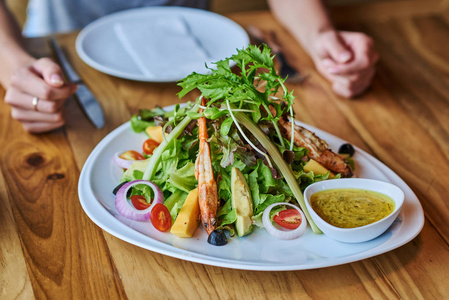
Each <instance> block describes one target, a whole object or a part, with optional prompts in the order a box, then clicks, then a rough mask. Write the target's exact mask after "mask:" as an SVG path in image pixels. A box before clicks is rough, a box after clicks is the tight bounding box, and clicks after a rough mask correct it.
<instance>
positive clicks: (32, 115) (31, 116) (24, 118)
mask: <svg viewBox="0 0 449 300" xmlns="http://www.w3.org/2000/svg"><path fill="white" fill-rule="evenodd" d="M11 116H12V117H13V119H15V120H17V121H19V122H45V123H60V122H64V114H63V111H62V110H61V111H58V112H56V113H50V114H47V113H43V112H39V111H34V110H25V109H21V108H17V107H14V106H12V107H11Z"/></svg>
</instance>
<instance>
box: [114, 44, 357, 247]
mask: <svg viewBox="0 0 449 300" xmlns="http://www.w3.org/2000/svg"><path fill="white" fill-rule="evenodd" d="M273 59H274V56H272V54H271V50H270V49H269V48H268V47H267V46H265V45H263V46H262V47H260V48H259V47H256V46H252V45H250V46H249V47H248V48H246V49H242V50H237V53H236V54H235V55H233V56H231V57H230V58H227V59H225V60H222V61H219V62H216V63H215V68H213V69H212V68H211V69H210V71H211V72H210V74H205V75H203V74H197V73H192V74H191V75H189V76H187V77H186V78H184V79H182V80H180V82H179V83H178V84H179V86H181V88H182V90H181V91H180V92H179V94H178V95H179V97H180V98H182V97H183V96H185V95H186V94H187V93H189V92H191V91H192V90H199V92H200V94H201V95H200V96H199V97H198V98H197V100H196V101H195V102H190V103H187V105H185V106H180V105H176V106H175V107H174V109H173V110H172V111H166V110H164V109H162V108H159V107H156V108H154V109H152V110H146V109H144V110H140V112H139V114H138V115H135V116H133V117H132V118H131V126H132V128H133V130H134V131H135V132H143V131H144V132H146V133H147V134H148V136H149V139H148V140H146V141H145V143H144V144H143V147H142V148H143V152H142V153H139V152H137V151H132V150H128V151H125V152H123V153H117V154H116V155H115V157H114V162H115V163H116V164H117V165H118V166H120V167H122V168H123V169H124V173H123V176H122V178H121V183H120V184H119V185H118V186H117V187H116V189H115V190H114V194H116V198H115V199H116V202H115V204H116V208H117V210H118V212H119V213H120V214H121V215H123V216H124V217H127V218H130V219H133V220H138V221H146V220H150V221H151V223H152V224H153V226H154V227H155V228H156V229H158V230H160V231H170V232H171V233H172V234H175V235H177V236H180V237H191V236H192V235H193V234H194V232H195V231H196V230H197V228H198V226H199V224H200V223H201V224H202V226H203V227H204V230H206V232H207V233H208V235H209V239H208V242H209V243H211V244H214V245H223V244H226V241H227V238H228V237H232V236H234V235H237V236H238V237H242V236H245V235H248V234H250V233H251V232H252V231H253V230H254V228H256V227H260V228H265V229H266V230H267V231H268V232H269V233H270V234H272V235H274V236H275V237H277V238H280V239H293V238H298V237H299V236H301V235H302V234H303V233H304V231H305V229H306V227H307V226H310V227H311V229H312V230H313V232H314V233H321V231H320V229H319V228H318V227H317V226H316V225H315V223H314V222H313V220H312V219H311V217H310V215H309V213H308V211H307V208H306V206H305V203H304V198H303V195H302V191H303V190H304V189H305V188H306V187H307V186H308V185H310V184H312V183H314V182H317V181H321V180H327V179H331V178H340V177H351V176H352V174H353V165H352V164H351V156H352V155H353V153H354V149H353V147H352V146H351V145H349V144H345V145H343V146H342V147H341V148H340V151H339V152H342V153H340V154H336V153H334V152H332V151H331V150H330V149H329V146H328V145H327V143H326V142H325V141H323V140H321V139H320V138H318V137H317V136H316V135H315V134H314V133H313V132H310V131H309V130H307V129H305V128H303V127H301V126H298V125H296V124H295V122H294V112H293V108H292V105H293V101H294V98H295V97H294V96H293V92H292V91H288V90H287V88H286V86H285V84H284V83H285V80H286V78H281V77H280V76H279V75H278V74H277V72H276V69H275V67H274V61H273ZM230 60H232V61H234V62H235V63H236V67H237V69H238V71H237V72H235V71H234V72H233V70H231V68H230V67H229V62H230ZM124 150H126V149H124Z"/></svg>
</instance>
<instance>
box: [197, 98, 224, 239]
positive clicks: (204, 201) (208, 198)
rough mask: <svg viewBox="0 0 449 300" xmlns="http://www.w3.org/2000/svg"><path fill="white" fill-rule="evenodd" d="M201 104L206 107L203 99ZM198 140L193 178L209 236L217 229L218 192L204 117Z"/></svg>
mask: <svg viewBox="0 0 449 300" xmlns="http://www.w3.org/2000/svg"><path fill="white" fill-rule="evenodd" d="M201 104H202V105H203V106H205V105H206V102H205V99H204V97H203V98H202V99H201ZM198 129H199V134H198V138H199V140H200V146H199V152H198V157H197V159H196V162H195V176H196V179H197V180H198V202H199V205H200V215H201V223H202V224H203V226H204V228H205V229H206V232H207V234H210V233H211V232H212V231H214V230H215V228H216V227H217V207H218V192H217V184H216V182H215V179H214V173H213V169H212V161H211V156H210V146H209V142H207V139H208V135H207V127H206V117H201V118H199V119H198Z"/></svg>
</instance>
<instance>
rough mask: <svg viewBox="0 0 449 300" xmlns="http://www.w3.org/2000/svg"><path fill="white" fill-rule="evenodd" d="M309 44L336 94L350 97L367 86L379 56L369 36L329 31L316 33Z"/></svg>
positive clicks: (313, 57) (320, 68)
mask: <svg viewBox="0 0 449 300" xmlns="http://www.w3.org/2000/svg"><path fill="white" fill-rule="evenodd" d="M309 46H310V47H309V53H310V55H311V56H312V59H313V60H314V62H315V66H316V67H317V69H318V71H319V72H320V73H321V74H322V75H323V76H324V77H326V78H327V79H328V80H329V81H330V82H331V83H332V89H333V90H334V92H335V93H337V94H338V95H340V96H343V97H346V98H352V97H355V96H358V95H360V94H362V93H363V92H364V91H365V90H366V89H367V88H368V87H369V86H370V84H371V81H372V79H373V76H374V73H375V64H376V62H377V60H378V59H379V55H378V54H377V52H376V51H375V49H374V44H373V40H372V39H371V38H370V37H369V36H367V35H365V34H363V33H359V32H347V31H340V32H338V31H335V30H329V31H325V32H323V33H320V34H319V35H317V36H316V37H315V38H314V39H313V41H311V43H309Z"/></svg>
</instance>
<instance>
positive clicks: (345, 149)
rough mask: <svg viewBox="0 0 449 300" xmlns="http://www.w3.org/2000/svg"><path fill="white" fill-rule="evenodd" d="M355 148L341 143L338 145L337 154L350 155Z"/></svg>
mask: <svg viewBox="0 0 449 300" xmlns="http://www.w3.org/2000/svg"><path fill="white" fill-rule="evenodd" d="M354 152H355V149H354V147H353V146H352V145H351V144H347V143H346V144H343V145H341V146H340V149H338V154H347V155H349V157H352V156H353V155H354Z"/></svg>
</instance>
